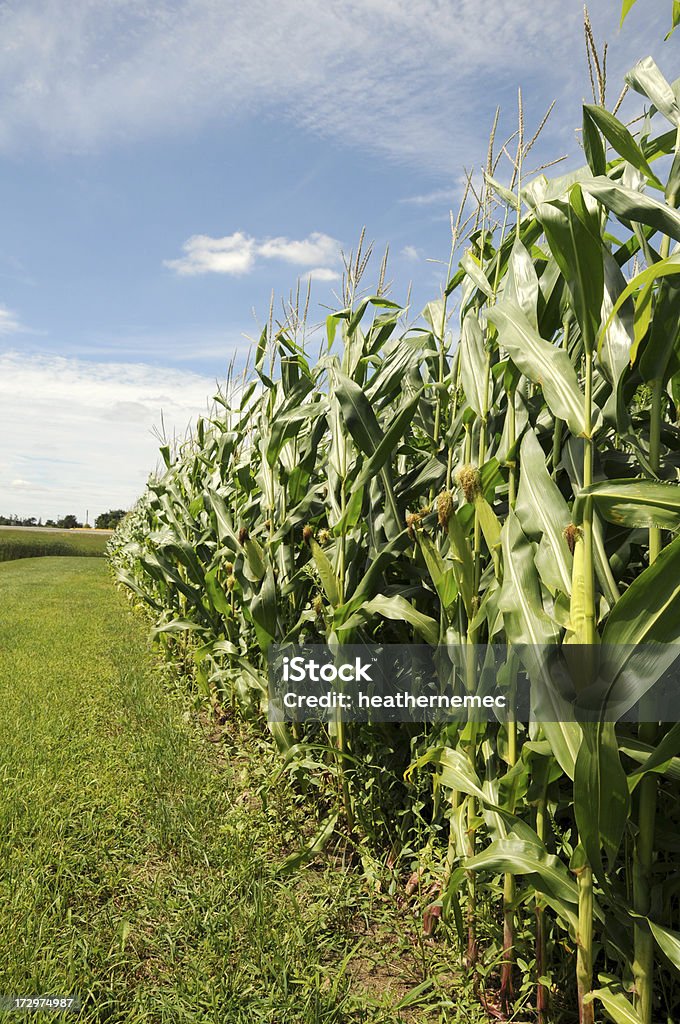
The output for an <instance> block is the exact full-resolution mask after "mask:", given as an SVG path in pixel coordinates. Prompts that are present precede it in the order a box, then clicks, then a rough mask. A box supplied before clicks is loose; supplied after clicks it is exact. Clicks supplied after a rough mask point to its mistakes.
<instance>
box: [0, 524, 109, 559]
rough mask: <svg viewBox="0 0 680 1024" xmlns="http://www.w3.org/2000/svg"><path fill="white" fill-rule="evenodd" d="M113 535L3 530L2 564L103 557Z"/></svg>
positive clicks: (1, 545)
mask: <svg viewBox="0 0 680 1024" xmlns="http://www.w3.org/2000/svg"><path fill="white" fill-rule="evenodd" d="M110 536H111V534H110V533H109V532H101V533H100V532H99V531H94V530H93V531H91V532H87V531H84V532H82V533H81V532H79V531H76V530H38V529H25V528H17V529H12V528H4V527H3V528H0V562H10V561H13V560H14V559H15V558H39V557H40V556H41V555H78V556H79V557H87V556H91V555H95V556H101V555H103V554H104V549H105V548H106V545H107V543H108V540H109V538H110Z"/></svg>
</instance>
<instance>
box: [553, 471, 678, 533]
mask: <svg viewBox="0 0 680 1024" xmlns="http://www.w3.org/2000/svg"><path fill="white" fill-rule="evenodd" d="M589 501H592V503H593V504H594V506H595V508H596V509H597V511H598V513H599V514H600V515H601V516H602V517H603V518H604V519H607V520H608V521H609V522H610V523H616V524H617V525H620V526H633V527H643V528H645V529H648V528H650V527H654V526H656V527H659V529H662V530H679V529H680V485H678V484H672V483H662V482H660V481H657V480H607V481H605V482H603V483H597V484H592V486H590V487H586V488H585V489H584V490H582V491H580V492H579V494H578V496H577V498H576V501H575V502H574V508H573V512H572V515H573V519H574V522H575V523H576V524H577V525H580V524H581V523H582V522H583V515H584V512H585V509H586V506H587V503H588V502H589Z"/></svg>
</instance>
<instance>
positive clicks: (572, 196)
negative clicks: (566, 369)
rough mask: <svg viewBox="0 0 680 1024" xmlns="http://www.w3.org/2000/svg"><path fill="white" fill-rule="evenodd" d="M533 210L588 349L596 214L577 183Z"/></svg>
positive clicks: (599, 278) (599, 269) (597, 255)
mask: <svg viewBox="0 0 680 1024" xmlns="http://www.w3.org/2000/svg"><path fill="white" fill-rule="evenodd" d="M536 212H537V215H538V218H539V220H540V221H541V223H542V224H543V227H544V229H545V233H546V237H547V239H548V243H549V245H550V250H551V252H552V254H553V256H554V257H555V260H556V261H557V264H558V266H559V268H560V271H561V273H562V276H563V277H564V279H565V281H566V282H567V286H568V288H569V291H570V293H571V296H572V301H573V305H574V311H575V313H576V317H577V319H578V322H579V324H580V327H581V333H582V335H583V340H584V343H585V345H586V351H591V350H592V348H593V347H594V343H595V336H596V334H597V329H598V327H599V325H600V316H601V311H602V298H603V293H604V256H603V246H602V240H601V238H600V224H599V218H598V216H597V215H596V214H593V213H592V212H591V211H589V210H588V208H587V206H586V205H585V202H584V199H583V192H582V191H581V186H580V185H578V184H575V185H573V186H572V187H571V189H570V192H569V202H565V201H564V200H563V199H555V200H553V202H550V203H542V204H541V205H540V206H539V207H538V209H537V211H536ZM563 418H564V419H566V417H563Z"/></svg>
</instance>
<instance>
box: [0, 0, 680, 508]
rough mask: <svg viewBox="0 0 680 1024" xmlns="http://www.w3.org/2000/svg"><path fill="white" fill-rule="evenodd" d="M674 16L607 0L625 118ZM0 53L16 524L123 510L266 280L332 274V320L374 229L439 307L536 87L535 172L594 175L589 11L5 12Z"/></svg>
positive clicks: (238, 345)
mask: <svg viewBox="0 0 680 1024" xmlns="http://www.w3.org/2000/svg"><path fill="white" fill-rule="evenodd" d="M669 8H670V0H639V2H638V4H637V6H636V7H635V8H633V12H632V14H631V15H630V18H629V20H628V21H627V22H626V25H625V26H624V28H623V30H621V32H619V29H618V13H619V4H618V2H614V0H597V2H594V3H593V4H592V5H591V17H592V19H593V23H594V27H595V32H596V35H597V37H598V39H600V40H601V39H602V38H603V37H604V38H607V39H608V40H609V44H610V54H609V75H608V77H609V81H610V87H609V90H610V93H611V96H610V103H609V105H610V106H611V105H613V102H614V101H615V99H616V96H617V95H618V92H619V90H620V83H621V78H622V74H623V72H624V71H625V70H627V68H628V67H629V66H630V65H631V64H632V63H634V61H635V60H636V59H638V58H639V57H642V56H645V55H646V54H647V53H652V54H653V55H654V56H655V58H656V59H657V61H658V63H659V64H660V66H661V67H662V69H663V70H664V71H665V73H666V75H667V77H669V78H670V79H671V80H672V79H674V78H675V77H677V75H678V73H679V72H680V62H679V61H677V55H678V53H677V43H676V42H675V40H673V41H671V42H669V43H666V44H662V43H661V40H662V37H663V34H664V31H665V29H666V27H667V22H668V20H669V17H670V10H669ZM0 40H2V42H1V43H0V46H2V61H0V88H1V89H2V94H3V105H2V110H1V111H0V189H1V192H2V197H3V203H2V207H3V218H2V229H1V230H0V432H1V436H2V445H1V446H0V512H2V513H4V514H7V513H10V512H16V513H19V514H34V515H37V516H43V517H47V516H55V515H63V514H65V513H67V512H75V513H76V514H77V515H79V516H80V517H83V516H84V515H85V510H86V509H89V510H90V518H93V516H94V515H96V514H97V513H98V512H99V511H102V510H103V509H106V508H108V507H111V506H124V507H127V506H129V505H130V504H131V503H132V502H133V501H134V499H135V498H136V496H137V495H138V494H139V493H140V492H141V490H142V489H143V486H144V483H145V480H146V476H147V474H148V472H149V471H150V470H151V469H153V467H154V465H155V461H156V448H157V441H156V438H155V436H154V432H153V430H154V427H155V426H156V427H157V426H158V424H159V422H160V413H161V410H163V415H164V420H165V423H166V425H167V427H168V429H169V430H170V431H172V430H175V431H178V432H182V433H183V432H184V430H185V428H186V425H187V424H188V423H189V422H190V421H191V420H192V419H193V418H194V417H195V415H196V414H197V413H198V412H199V411H200V410H202V409H203V408H204V407H205V403H206V400H207V399H208V398H209V397H210V395H211V394H212V393H213V392H214V390H215V381H216V380H220V379H222V378H223V376H224V373H225V369H226V365H227V363H228V361H229V359H230V357H231V355H232V353H233V352H234V351H236V352H237V358H238V359H242V358H243V357H244V355H245V352H246V351H247V347H248V341H247V340H246V338H245V337H244V335H248V336H251V337H253V336H255V335H256V334H257V332H258V327H259V325H261V323H262V322H263V320H264V319H265V318H266V316H267V312H268V306H269V298H270V295H271V292H272V290H273V291H274V293H275V295H276V296H277V301H278V300H280V299H281V297H285V296H287V295H288V294H289V293H290V291H291V289H294V288H295V284H296V280H297V279H298V277H300V276H303V277H304V276H306V275H307V274H309V273H310V272H312V276H313V281H312V304H311V314H310V315H311V319H312V321H316V320H321V319H322V318H323V316H325V313H326V309H325V306H327V305H333V304H334V303H335V301H336V300H335V298H334V291H337V288H338V275H339V273H340V271H341V262H340V248H341V247H342V248H344V249H345V250H348V249H349V248H351V247H352V245H353V244H354V243H355V242H356V239H357V237H358V235H359V232H360V230H361V228H362V226H363V225H366V230H367V238H368V239H371V240H373V241H374V242H375V246H376V250H377V251H381V250H382V249H383V248H384V246H385V245H386V244H389V246H390V252H391V260H390V272H389V274H388V277H389V278H391V279H392V280H393V281H394V286H393V293H392V294H393V297H394V298H396V299H401V300H403V299H404V297H405V295H406V290H407V288H408V285H409V282H412V284H413V312H414V313H415V312H417V311H418V309H419V308H420V307H421V306H422V305H424V303H425V302H426V301H427V300H428V299H430V298H435V297H436V296H437V293H438V289H439V287H440V284H441V281H442V268H441V267H440V266H439V265H438V264H437V263H432V262H429V261H430V260H442V261H445V260H446V259H447V257H448V246H449V209H450V208H451V207H452V206H454V205H456V203H457V199H458V196H459V195H460V190H461V180H462V172H463V168H464V167H467V168H474V167H479V166H480V165H481V164H482V163H483V162H484V159H485V154H486V145H487V138H488V132H489V127H490V124H491V121H492V119H493V114H494V110H495V108H496V106H497V105H500V106H501V108H502V121H501V130H500V131H499V138H500V137H502V136H503V137H504V136H505V135H508V134H510V132H511V131H513V130H514V120H515V110H516V96H517V88H518V86H521V88H522V91H523V96H524V102H525V107H526V117H527V127H528V130H529V131H531V130H533V127H535V125H536V124H537V123H538V121H539V120H540V118H541V116H542V114H543V112H544V111H545V109H546V107H547V106H548V104H549V103H550V101H551V100H552V99H557V101H558V105H557V110H556V112H555V114H554V115H553V119H552V120H551V121H550V122H549V124H548V127H547V128H546V130H545V132H544V134H543V136H542V139H541V142H540V145H539V146H538V147H537V149H536V151H535V162H536V163H539V162H540V161H541V160H548V159H553V158H555V157H557V156H560V155H562V154H571V158H570V161H569V164H565V165H564V167H565V169H566V167H567V166H574V165H578V164H579V163H580V162H581V161H580V159H579V150H578V145H577V142H576V136H575V134H574V131H573V128H574V127H576V126H578V125H579V123H580V105H581V102H582V101H583V99H584V98H586V99H587V98H588V95H587V93H588V76H587V69H586V64H585V57H584V47H583V41H582V40H583V30H582V7H581V4H580V3H579V2H576V0H568V2H566V3H564V2H557V0H545V2H544V3H542V4H541V5H540V9H539V7H538V5H537V4H535V3H522V2H520V0H513V2H511V0H489V2H488V3H487V4H485V5H482V4H480V3H478V2H477V0H448V2H441V0H410V2H406V0H363V2H361V3H358V2H356V0H336V2H335V3H333V4H332V5H327V4H322V3H320V2H318V0H315V2H311V0H308V2H305V0H278V2H275V0H251V2H249V3H247V4H246V3H235V2H226V0H219V2H217V0H153V2H148V3H147V2H144V0H115V2H111V0H20V2H19V0H17V2H13V0H10V2H8V3H4V4H2V5H1V6H0ZM626 102H627V103H628V104H629V106H627V107H626V106H624V108H623V109H624V111H626V110H627V111H628V113H629V114H630V113H632V112H635V110H636V109H637V108H636V107H635V100H631V101H626ZM631 104H632V105H631ZM530 166H531V161H530Z"/></svg>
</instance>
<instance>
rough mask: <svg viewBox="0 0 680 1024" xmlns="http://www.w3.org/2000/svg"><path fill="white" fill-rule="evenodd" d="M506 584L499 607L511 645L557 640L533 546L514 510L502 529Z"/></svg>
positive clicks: (547, 642) (554, 641) (538, 644)
mask: <svg viewBox="0 0 680 1024" xmlns="http://www.w3.org/2000/svg"><path fill="white" fill-rule="evenodd" d="M501 541H502V545H503V586H502V589H501V594H500V600H499V602H498V607H499V609H500V610H501V611H502V612H503V621H504V623H505V629H506V633H507V637H508V643H511V644H532V645H534V646H541V645H545V644H551V643H556V642H557V632H556V630H555V627H554V625H553V624H552V622H551V620H550V619H549V618H548V616H547V615H546V613H545V611H544V609H543V601H542V599H541V588H540V584H539V582H538V574H537V572H536V566H535V564H534V556H533V548H532V546H531V544H530V543H529V541H528V540H527V538H526V537H525V535H524V533H523V532H522V528H521V526H520V522H519V519H518V517H517V516H516V515H515V513H514V512H512V511H511V512H510V513H509V514H508V518H507V519H506V520H505V523H504V524H503V529H502V530H501Z"/></svg>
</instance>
